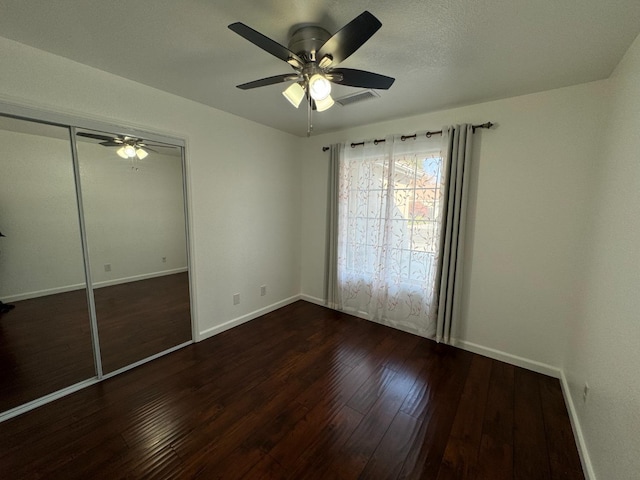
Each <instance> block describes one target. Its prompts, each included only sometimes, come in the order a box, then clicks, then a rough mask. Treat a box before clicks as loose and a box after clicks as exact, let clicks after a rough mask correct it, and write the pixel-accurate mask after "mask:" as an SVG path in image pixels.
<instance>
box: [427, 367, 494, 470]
mask: <svg viewBox="0 0 640 480" xmlns="http://www.w3.org/2000/svg"><path fill="white" fill-rule="evenodd" d="M492 364H493V361H492V360H490V359H488V358H487V357H481V356H479V355H478V356H475V357H473V360H472V361H471V366H470V368H469V373H468V374H467V381H466V383H465V386H464V390H463V391H462V396H461V397H460V402H459V403H458V411H457V412H456V418H455V420H454V422H453V427H452V428H451V433H450V435H449V441H448V442H447V446H446V448H445V451H444V455H443V457H442V464H441V466H440V470H439V471H438V476H437V479H438V480H448V479H451V480H456V479H460V480H463V479H475V478H476V477H477V461H478V451H479V449H480V439H481V436H482V426H483V423H484V416H485V407H486V404H487V394H488V391H489V379H490V376H491V366H492Z"/></svg>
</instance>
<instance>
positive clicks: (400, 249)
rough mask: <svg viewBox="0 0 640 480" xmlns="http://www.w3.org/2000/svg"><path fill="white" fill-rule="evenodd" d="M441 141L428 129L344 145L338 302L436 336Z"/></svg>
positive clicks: (374, 317)
mask: <svg viewBox="0 0 640 480" xmlns="http://www.w3.org/2000/svg"><path fill="white" fill-rule="evenodd" d="M440 145H441V142H440V139H439V138H438V137H435V138H427V137H426V135H424V134H421V135H417V136H416V138H408V139H405V140H404V141H403V140H402V139H401V137H388V138H386V139H385V142H377V144H376V143H375V142H371V143H366V144H365V145H364V146H356V147H355V148H352V147H351V146H349V145H346V146H344V147H343V148H342V149H341V155H340V162H339V172H338V177H339V178H338V181H339V185H338V205H337V212H334V214H335V215H336V216H337V222H334V223H337V227H338V228H337V230H338V235H337V244H336V245H334V248H335V251H336V254H335V262H336V265H337V270H336V272H335V275H334V277H335V280H336V282H335V288H334V290H333V293H332V292H331V291H329V292H328V294H329V296H328V303H329V304H330V305H331V304H332V303H333V304H334V305H335V306H336V307H337V308H339V309H341V310H344V311H347V312H350V313H354V314H356V315H359V316H363V317H365V318H369V319H371V320H374V321H378V322H381V323H385V324H388V325H391V326H394V327H396V328H400V329H402V330H406V331H411V332H414V333H417V334H419V335H423V336H427V337H433V336H435V333H436V321H437V308H438V299H437V296H436V295H437V291H436V290H437V288H436V286H437V285H438V281H437V280H438V266H439V264H440V253H441V248H440V247H441V241H440V239H441V233H442V231H441V227H442V223H443V222H442V217H441V216H442V212H443V201H444V198H445V197H444V195H443V193H444V177H445V175H444V171H443V170H444V169H443V162H442V155H441V153H440ZM331 215H332V212H331V211H330V212H329V218H330V223H331V218H332V217H331ZM329 250H330V251H331V245H330V249H329ZM330 255H331V253H330ZM330 281H331V280H330V279H329V282H330ZM328 290H330V289H329V288H328Z"/></svg>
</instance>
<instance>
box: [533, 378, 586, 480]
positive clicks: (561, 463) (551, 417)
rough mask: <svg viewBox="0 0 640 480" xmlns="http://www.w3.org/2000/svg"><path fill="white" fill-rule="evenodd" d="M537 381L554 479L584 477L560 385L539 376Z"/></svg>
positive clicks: (552, 379)
mask: <svg viewBox="0 0 640 480" xmlns="http://www.w3.org/2000/svg"><path fill="white" fill-rule="evenodd" d="M538 381H539V383H540V402H541V405H542V413H543V416H544V425H545V434H546V438H547V451H548V452H549V467H550V469H551V478H552V479H554V480H559V479H562V478H578V479H580V478H584V477H583V473H582V466H581V464H580V456H579V455H578V449H577V448H576V446H575V443H574V441H573V430H572V428H571V422H570V421H569V417H568V416H567V407H566V406H565V403H564V401H563V398H562V389H561V388H560V382H559V381H558V380H557V379H555V378H550V377H545V376H542V375H541V376H540V377H538Z"/></svg>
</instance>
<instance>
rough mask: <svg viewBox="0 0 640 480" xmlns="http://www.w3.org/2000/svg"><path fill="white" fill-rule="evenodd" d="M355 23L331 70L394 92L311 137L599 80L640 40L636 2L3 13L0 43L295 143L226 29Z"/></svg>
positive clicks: (168, 0)
mask: <svg viewBox="0 0 640 480" xmlns="http://www.w3.org/2000/svg"><path fill="white" fill-rule="evenodd" d="M364 10H369V11H370V12H371V13H373V14H374V15H375V16H376V17H377V18H378V19H379V20H380V21H381V22H382V28H381V29H380V30H379V31H378V32H377V33H376V34H375V35H373V37H372V38H371V39H370V40H369V41H368V42H367V43H365V44H364V46H362V47H361V48H360V49H359V50H358V51H357V52H355V53H354V54H353V55H352V56H351V57H349V58H348V59H347V60H345V61H344V62H343V63H342V64H340V66H341V67H347V68H356V69H361V70H368V71H372V72H376V73H380V74H383V75H388V76H392V77H395V78H396V82H395V84H394V85H393V86H392V87H391V89H389V90H386V91H379V93H380V98H376V99H373V100H367V101H365V102H361V103H355V104H353V105H350V106H347V107H341V106H339V105H336V106H334V107H332V108H331V109H329V110H327V111H325V112H321V113H317V114H315V116H314V132H315V133H324V132H328V131H333V130H339V129H342V128H346V127H351V126H355V125H363V124H368V123H372V122H377V121H382V120H388V119H392V118H399V117H405V116H409V115H414V114H419V113H426V112H430V111H435V110H441V109H444V108H450V107H454V106H461V105H468V104H473V103H478V102H482V101H487V100H495V99H499V98H506V97H512V96H515V95H522V94H526V93H533V92H538V91H543V90H549V89H553V88H558V87H563V86H567V85H574V84H578V83H584V82H589V81H593V80H599V79H603V78H607V77H608V76H609V75H610V74H611V72H612V70H613V69H614V68H615V66H616V65H617V63H618V62H619V61H620V59H621V58H622V56H623V55H624V53H625V51H626V50H627V48H628V47H629V46H630V45H631V43H632V42H633V40H634V39H635V37H636V36H637V35H638V34H639V33H640V2H639V1H638V0H609V1H607V2H605V1H603V0H571V1H559V0H475V1H472V0H466V1H464V0H430V1H424V0H397V1H395V2H390V1H388V0H387V1H382V0H351V1H348V2H347V1H344V0H343V1H336V0H325V1H315V0H307V1H304V0H260V1H258V0H251V1H247V0H235V1H233V2H231V1H221V0H182V1H176V0H135V1H131V0H109V1H105V0H67V1H51V0H28V1H25V0H0V36H3V37H6V38H9V39H12V40H15V41H18V42H21V43H24V44H26V45H30V46H33V47H36V48H39V49H42V50H45V51H48V52H51V53H54V54H57V55H61V56H63V57H67V58H70V59H72V60H75V61H77V62H80V63H84V64H86V65H90V66H93V67H96V68H99V69H101V70H104V71H107V72H111V73H114V74H116V75H120V76H122V77H126V78H129V79H131V80H135V81H137V82H140V83H143V84H145V85H149V86H152V87H155V88H158V89H161V90H164V91H167V92H171V93H174V94H176V95H179V96H181V97H185V98H188V99H191V100H194V101H196V102H200V103H203V104H206V105H210V106H212V107H215V108H218V109H220V110H224V111H226V112H229V113H232V114H235V115H239V116H241V117H244V118H247V119H250V120H253V121H255V122H258V123H261V124H264V125H268V126H271V127H273V128H276V129H279V130H282V131H285V132H289V133H292V134H295V135H299V136H304V135H306V130H307V123H306V117H307V112H306V109H304V108H302V107H301V108H300V109H298V110H296V109H295V108H293V107H292V106H291V105H290V104H289V103H288V102H287V101H286V99H285V98H284V97H283V96H282V95H281V92H282V90H284V88H285V87H286V85H283V84H279V85H271V86H267V87H262V88H258V89H254V90H247V91H243V90H239V89H237V88H236V87H235V85H238V84H241V83H246V82H249V81H252V80H256V79H258V78H263V77H268V76H272V75H278V74H282V73H289V72H292V71H293V70H292V69H291V67H289V66H288V65H287V64H286V63H284V62H282V61H281V60H278V59H277V58H275V57H273V56H271V55H269V54H268V53H266V52H264V51H263V50H260V49H259V48H258V47H256V46H255V45H252V44H251V43H249V42H248V41H247V40H245V39H243V38H242V37H240V36H238V35H237V34H235V33H233V32H232V31H230V30H229V29H228V28H227V25H229V24H230V23H233V22H236V21H239V22H243V23H245V24H247V25H249V26H250V27H252V28H254V29H256V30H258V31H259V32H261V33H263V34H264V35H266V36H268V37H270V38H272V39H274V40H275V41H277V42H279V43H281V44H283V45H285V46H286V45H287V43H288V35H289V33H290V30H291V28H292V27H293V26H295V25H297V24H301V23H316V24H319V25H321V26H322V27H324V28H325V29H327V30H328V31H329V32H331V33H334V32H336V31H337V30H339V29H340V28H341V27H343V26H344V25H345V24H346V23H348V22H349V21H351V20H352V19H353V18H355V17H356V16H357V15H359V14H360V13H362V12H363V11H364ZM357 91H358V89H355V88H353V87H345V86H334V91H333V93H332V95H333V96H334V98H335V97H341V96H343V95H347V94H350V93H355V92H357Z"/></svg>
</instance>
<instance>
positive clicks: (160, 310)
mask: <svg viewBox="0 0 640 480" xmlns="http://www.w3.org/2000/svg"><path fill="white" fill-rule="evenodd" d="M94 298H95V303H96V312H97V318H98V332H99V338H100V347H101V353H102V360H103V368H104V371H105V373H108V372H111V371H114V370H117V369H118V368H121V367H123V366H126V365H129V364H131V363H134V362H136V361H138V360H142V359H143V358H146V357H149V356H151V355H154V354H156V353H158V352H161V351H163V350H166V349H168V348H171V347H173V346H175V345H179V344H181V343H184V342H187V341H189V340H191V319H190V313H189V279H188V275H187V273H179V274H175V275H166V276H163V277H157V278H152V279H148V280H141V281H138V282H129V283H123V284H120V285H114V286H110V287H104V288H98V289H96V290H94ZM14 305H15V307H16V308H15V309H13V310H11V311H10V312H8V313H5V314H3V315H2V316H0V412H2V411H6V410H9V409H11V408H13V407H16V406H18V405H21V404H23V403H26V402H29V401H31V400H35V399H37V398H39V397H42V396H44V395H47V394H49V393H52V392H55V391H57V390H60V389H62V388H65V387H68V386H70V385H73V384H75V383H78V382H81V381H83V380H87V379H89V378H92V377H94V376H95V367H94V363H93V351H92V347H91V333H90V328H89V315H88V310H87V301H86V293H85V291H84V290H76V291H72V292H67V293H59V294H56V295H48V296H45V297H39V298H33V299H29V300H23V301H20V302H14ZM0 428H1V427H0ZM0 478H2V476H1V475H0Z"/></svg>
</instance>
